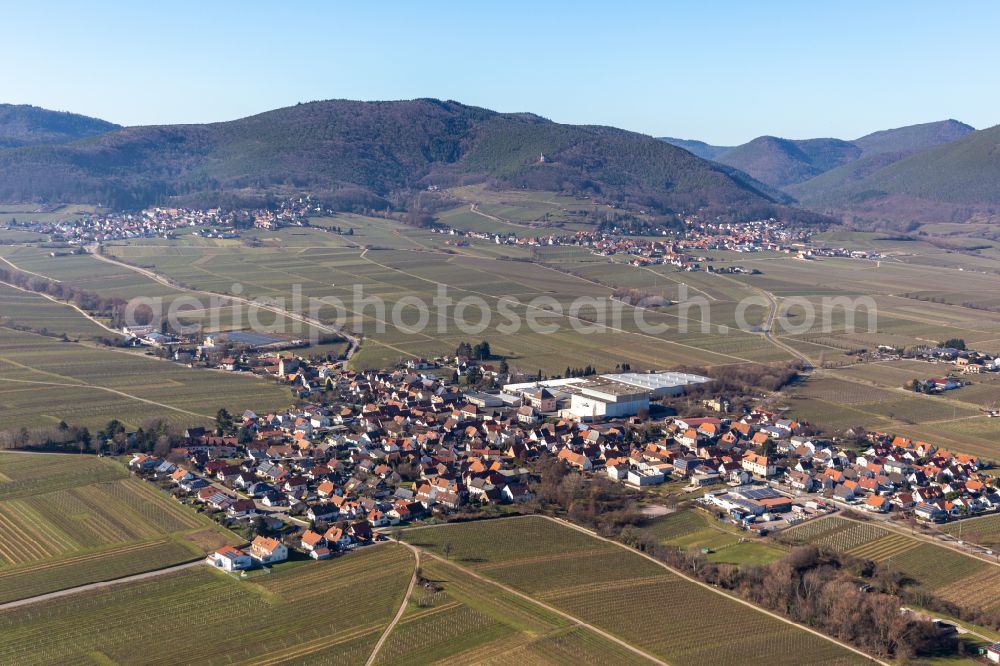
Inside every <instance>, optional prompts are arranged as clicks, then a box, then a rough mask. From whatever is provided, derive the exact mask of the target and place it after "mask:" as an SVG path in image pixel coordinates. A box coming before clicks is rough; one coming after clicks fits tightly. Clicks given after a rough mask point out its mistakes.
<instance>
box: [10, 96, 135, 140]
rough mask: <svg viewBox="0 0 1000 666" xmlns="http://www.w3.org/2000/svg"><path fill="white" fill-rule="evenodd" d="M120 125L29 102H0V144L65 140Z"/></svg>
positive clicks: (96, 133)
mask: <svg viewBox="0 0 1000 666" xmlns="http://www.w3.org/2000/svg"><path fill="white" fill-rule="evenodd" d="M120 127H121V126H120V125H116V124H114V123H111V122H108V121H106V120H101V119H99V118H91V117H90V116H84V115H80V114H78V113H70V112H68V111H51V110H49V109H43V108H41V107H38V106H32V105H30V104H3V103H0V148H19V147H21V146H31V145H41V144H53V143H65V142H67V141H74V140H77V139H82V138H86V137H90V136H97V135H99V134H104V133H106V132H110V131H112V130H115V129H119V128H120Z"/></svg>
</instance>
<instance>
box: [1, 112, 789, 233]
mask: <svg viewBox="0 0 1000 666" xmlns="http://www.w3.org/2000/svg"><path fill="white" fill-rule="evenodd" d="M543 156H544V157H543ZM467 182H488V183H491V184H496V185H498V186H503V187H514V188H527V189H539V190H550V191H563V192H573V193H581V194H586V195H590V196H595V197H599V198H602V199H606V200H608V201H611V202H620V203H623V204H629V205H635V206H639V207H645V208H650V209H653V210H656V211H660V212H670V213H683V212H692V211H695V210H710V211H718V212H719V213H724V212H726V211H732V210H734V209H738V210H740V211H743V213H744V214H747V215H755V216H756V215H765V216H770V215H774V214H781V213H782V212H785V213H789V211H784V210H783V209H782V208H781V206H782V205H783V203H784V202H786V201H788V200H789V199H788V197H787V195H780V194H777V193H774V194H769V193H768V190H767V188H765V187H763V186H760V188H759V189H758V186H755V184H754V181H753V180H752V179H750V178H747V177H745V176H741V175H737V174H734V172H733V171H732V170H731V169H729V168H726V167H722V166H720V165H716V164H714V163H711V162H707V161H705V160H702V159H700V158H698V157H696V156H694V155H691V154H690V153H688V152H687V151H684V150H682V149H679V148H676V147H673V146H670V145H669V144H667V143H665V142H662V141H659V140H657V139H654V138H653V137H649V136H646V135H641V134H637V133H634V132H628V131H626V130H621V129H617V128H612V127H603V126H578V125H564V124H559V123H554V122H552V121H550V120H547V119H545V118H542V117H541V116H537V115H534V114H530V113H499V112H496V111H491V110H489V109H482V108H478V107H472V106H467V105H464V104H461V103H459V102H454V101H448V100H445V101H442V100H433V99H417V100H403V101H391V102H355V101H351V100H326V101H318V102H309V103H304V104H297V105H295V106H291V107H285V108H282V109H274V110H271V111H266V112H264V113H260V114H256V115H253V116H248V117H246V118H241V119H237V120H230V121H224V122H220V123H207V124H200V125H151V126H140V127H125V128H120V129H116V130H113V131H111V132H108V133H105V134H101V135H99V136H92V137H88V138H84V139H81V140H77V141H74V142H71V143H64V144H54V145H34V146H24V147H20V148H13V149H6V150H0V200H9V201H55V200H63V201H68V200H73V201H78V202H84V203H108V204H110V205H113V206H115V207H122V208H133V207H139V206H143V205H148V204H150V203H159V202H168V201H175V202H192V203H195V202H197V203H200V204H212V205H220V204H227V203H232V202H236V201H239V200H244V199H250V200H261V199H266V198H267V197H273V196H281V195H284V194H289V193H301V192H313V193H318V194H320V195H323V196H325V197H326V198H328V199H329V200H331V201H332V202H333V204H334V205H337V206H339V207H344V208H351V207H358V206H369V207H385V206H389V205H393V206H399V205H402V203H401V202H404V201H405V199H406V197H407V193H412V192H415V191H417V190H419V189H424V188H426V187H428V186H431V185H438V186H442V187H447V186H451V185H454V184H462V183H467ZM758 185H759V184H758ZM795 214H798V213H797V212H796V213H795ZM803 215H805V214H804V213H803Z"/></svg>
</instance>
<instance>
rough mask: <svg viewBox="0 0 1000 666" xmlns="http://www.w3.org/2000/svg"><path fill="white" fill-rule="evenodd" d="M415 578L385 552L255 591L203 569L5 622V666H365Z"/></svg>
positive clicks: (263, 583)
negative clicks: (189, 665) (109, 665)
mask: <svg viewBox="0 0 1000 666" xmlns="http://www.w3.org/2000/svg"><path fill="white" fill-rule="evenodd" d="M412 571H413V555H412V554H410V552H409V551H408V550H407V549H405V548H403V547H401V546H397V545H395V544H387V545H383V546H377V547H372V548H366V549H363V550H362V551H359V552H356V553H352V554H349V555H346V556H343V557H339V558H337V559H334V560H331V561H328V562H319V563H311V564H309V565H304V566H298V567H292V568H286V569H284V570H281V571H276V572H275V573H272V574H271V575H269V576H260V577H256V578H254V579H252V582H249V581H239V580H236V579H234V578H231V577H229V576H228V575H226V574H224V573H222V572H219V571H213V570H210V569H209V568H208V567H201V566H199V567H195V568H192V569H187V570H184V571H180V572H176V573H171V574H165V575H162V576H159V577H156V578H151V579H149V580H144V581H140V582H134V583H129V584H126V585H120V586H114V587H110V588H105V589H101V590H96V591H88V592H82V593H79V594H75V595H72V596H69V597H65V598H62V599H54V600H52V601H43V602H39V603H36V604H31V605H29V606H23V607H20V608H14V609H10V610H6V611H0V663H5V664H19V665H22V664H23V665H29V664H39V665H42V664H46V665H47V664H54V663H62V664H91V663H99V664H104V663H121V664H165V665H166V664H177V663H198V664H257V665H264V664H278V663H303V664H304V663H312V664H317V663H322V664H363V663H364V662H365V660H366V659H367V658H368V656H369V655H370V654H371V651H372V649H373V647H374V645H375V642H376V641H377V640H378V637H379V636H380V635H381V633H382V631H383V630H384V629H385V627H386V625H387V624H388V622H389V621H390V619H391V618H392V617H393V615H394V614H395V612H396V609H397V608H398V607H399V604H400V603H401V602H402V600H403V594H404V592H405V590H406V585H407V583H408V581H409V578H410V575H411V572H412ZM175 641H176V645H174V644H173V643H174V642H175ZM154 646H158V647H154Z"/></svg>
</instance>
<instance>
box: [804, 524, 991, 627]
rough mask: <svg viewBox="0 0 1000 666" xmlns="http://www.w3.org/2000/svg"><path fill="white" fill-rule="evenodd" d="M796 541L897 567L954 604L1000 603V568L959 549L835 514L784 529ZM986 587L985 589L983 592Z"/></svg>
mask: <svg viewBox="0 0 1000 666" xmlns="http://www.w3.org/2000/svg"><path fill="white" fill-rule="evenodd" d="M784 535H785V536H786V537H789V538H791V539H793V540H794V541H796V542H798V543H810V544H815V545H818V546H826V547H828V548H831V549H833V550H836V551H840V552H846V553H847V554H849V555H853V556H854V557H859V558H862V559H866V560H872V561H873V562H879V563H882V564H884V565H885V566H888V567H890V568H891V569H893V570H895V571H898V572H899V573H901V574H902V575H903V576H904V579H905V580H906V581H908V583H909V584H911V585H918V586H920V587H922V588H924V589H926V590H929V591H931V592H933V593H934V594H936V595H938V596H940V597H942V598H944V599H946V600H948V601H951V602H952V603H955V604H956V605H959V606H962V607H968V608H975V609H992V608H997V607H1000V599H998V598H997V596H996V587H995V586H994V582H1000V566H996V565H994V564H991V563H989V562H986V561H984V560H980V559H978V558H975V557H971V556H968V555H964V554H962V553H960V552H958V551H955V550H952V549H950V548H945V547H944V546H939V545H936V544H933V543H928V542H926V541H923V540H921V539H917V538H915V537H911V536H907V535H906V534H902V533H899V532H895V531H892V530H889V529H887V528H884V527H880V526H878V525H875V524H872V523H862V522H857V521H853V520H849V519H846V518H840V517H838V516H832V517H828V518H822V519H819V520H813V521H810V522H808V523H805V524H803V525H800V526H797V527H794V528H792V529H790V530H787V531H786V532H784ZM984 590H985V591H984Z"/></svg>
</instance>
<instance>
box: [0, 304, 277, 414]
mask: <svg viewBox="0 0 1000 666" xmlns="http://www.w3.org/2000/svg"><path fill="white" fill-rule="evenodd" d="M53 307H59V306H55V305H53ZM291 397H292V396H291V393H290V392H289V391H288V389H287V388H284V387H282V386H280V385H277V384H274V383H270V382H265V381H263V380H260V379H256V378H252V377H244V376H238V375H235V374H230V373H225V372H221V371H207V370H201V369H192V368H187V367H184V366H181V365H178V364H176V363H171V362H167V361H159V360H155V359H152V358H148V357H146V356H143V355H141V354H137V353H135V352H127V351H118V350H113V349H106V348H99V347H95V346H85V345H82V344H76V343H73V342H63V341H61V340H59V339H56V338H51V337H46V336H42V335H36V334H34V333H25V332H20V331H14V330H11V329H6V328H0V410H2V411H3V413H4V420H3V428H4V429H15V428H20V427H27V428H32V427H36V426H48V427H51V426H55V425H58V423H59V422H60V421H66V422H67V423H69V424H71V425H78V426H87V427H89V428H91V429H95V428H99V427H103V426H104V425H105V424H106V423H107V422H108V421H110V420H111V419H119V420H120V421H122V422H124V423H126V424H127V425H128V426H129V427H132V428H135V427H138V425H139V424H140V423H142V422H143V421H145V420H147V419H149V418H151V417H163V418H165V419H167V420H168V421H170V422H171V423H174V424H176V425H178V426H187V425H204V424H206V423H208V422H209V421H210V420H211V419H213V418H214V416H215V412H216V411H217V410H218V409H219V408H220V407H226V408H228V409H229V410H230V411H232V412H233V413H241V412H242V411H243V410H245V409H254V410H260V411H267V410H273V409H279V408H284V407H287V406H288V405H289V404H290V403H291Z"/></svg>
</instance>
